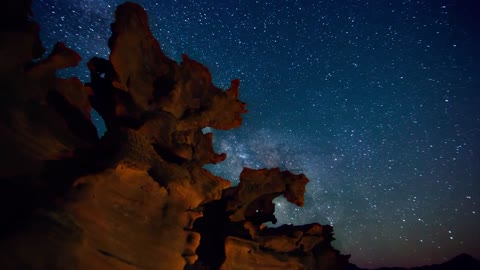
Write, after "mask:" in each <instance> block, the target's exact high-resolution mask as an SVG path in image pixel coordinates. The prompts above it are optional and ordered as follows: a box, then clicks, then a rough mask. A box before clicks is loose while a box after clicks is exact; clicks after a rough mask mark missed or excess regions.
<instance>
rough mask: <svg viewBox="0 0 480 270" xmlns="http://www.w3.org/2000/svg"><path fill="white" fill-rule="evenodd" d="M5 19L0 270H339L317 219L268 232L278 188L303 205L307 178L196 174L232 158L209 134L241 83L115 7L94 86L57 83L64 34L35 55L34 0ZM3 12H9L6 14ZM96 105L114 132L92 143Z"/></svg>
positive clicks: (226, 114) (236, 108)
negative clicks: (163, 43)
mask: <svg viewBox="0 0 480 270" xmlns="http://www.w3.org/2000/svg"><path fill="white" fill-rule="evenodd" d="M6 7H7V9H6V11H5V10H4V11H3V12H2V14H3V13H5V14H4V15H5V16H4V17H3V18H2V20H1V33H0V35H1V39H0V44H1V47H0V56H1V58H2V63H1V65H0V82H1V86H2V87H1V88H2V91H1V97H0V102H1V106H0V110H1V118H0V129H1V133H0V144H1V147H2V151H1V153H0V155H1V160H2V162H1V163H0V178H1V179H0V180H1V184H2V189H1V191H0V192H1V194H0V197H1V200H2V201H1V204H0V205H1V210H2V213H3V217H2V221H1V238H0V248H1V250H2V252H0V268H2V269H342V268H343V267H344V266H345V265H346V262H347V258H348V257H347V256H343V255H340V254H339V252H338V251H336V250H334V249H333V248H332V247H331V245H330V243H331V241H332V240H333V237H332V228H331V227H330V226H322V225H319V224H310V225H304V226H290V225H284V226H281V227H278V228H267V227H266V226H265V225H263V223H265V222H269V221H273V222H276V219H275V217H274V204H273V203H272V200H273V199H274V198H275V197H277V196H285V197H286V198H287V200H288V201H290V202H292V203H295V204H297V205H299V206H301V205H303V194H304V192H305V185H306V184H307V182H308V180H307V178H306V177H305V176H304V175H294V174H292V173H290V172H287V171H280V170H279V169H269V170H267V169H263V170H252V169H247V168H246V169H244V171H243V172H242V174H241V175H240V184H239V185H238V186H237V187H230V184H231V183H230V182H229V181H227V180H225V179H222V178H220V177H217V176H215V175H213V174H212V173H210V172H209V171H208V170H206V169H204V168H203V166H204V165H205V164H209V163H211V164H212V163H213V164H215V163H218V162H221V161H223V160H224V159H225V158H226V155H225V154H217V153H215V152H214V150H213V145H212V134H211V133H208V134H204V133H203V132H202V129H203V128H205V127H211V128H215V129H223V130H228V129H232V128H237V127H239V126H240V125H241V122H242V117H241V115H242V114H243V113H245V112H246V110H245V103H243V102H241V101H240V100H239V99H238V91H239V81H238V80H233V81H232V84H231V86H230V88H229V89H227V90H226V91H224V90H222V89H220V88H218V87H216V86H214V85H213V84H212V78H211V75H210V73H209V71H208V69H207V68H206V67H205V66H203V65H201V64H200V63H198V62H196V61H194V60H191V59H189V58H188V57H187V56H186V55H184V56H183V61H182V62H181V63H177V62H175V61H173V60H171V59H169V58H168V57H167V56H166V55H165V54H164V53H163V52H162V50H161V48H160V45H159V43H158V42H157V41H156V40H155V38H154V37H153V35H152V33H151V31H150V29H149V26H148V19H147V14H146V12H145V11H144V10H143V8H142V7H140V6H139V5H137V4H133V3H125V4H122V5H120V6H119V7H118V8H117V10H116V12H115V22H114V23H113V24H112V36H111V38H110V39H109V40H108V45H109V47H110V49H111V53H110V57H109V59H108V60H107V59H101V58H93V59H91V60H90V61H89V62H88V68H89V69H90V72H91V81H90V82H89V83H87V84H86V85H84V84H82V83H81V82H80V81H79V80H78V79H77V78H70V79H60V78H57V77H56V76H55V72H56V71H58V70H60V69H63V68H67V67H72V66H76V65H77V64H78V63H79V61H80V59H81V58H80V56H79V55H78V54H77V53H76V52H74V51H73V50H71V49H69V48H68V47H67V46H66V45H64V44H62V43H58V44H56V46H55V48H54V49H53V51H52V52H51V53H50V54H49V55H48V56H47V57H42V54H43V51H44V50H43V49H42V46H41V42H40V39H39V35H38V31H39V26H38V25H37V24H36V23H34V22H33V21H32V20H30V19H29V16H30V15H29V14H30V13H29V10H28V7H29V1H13V0H10V1H7V4H6ZM7 14H8V16H6V15H7ZM92 108H94V109H95V110H97V111H98V112H99V113H100V115H101V116H102V117H103V119H104V120H105V123H106V126H107V128H108V131H107V132H106V134H105V135H104V136H103V137H102V138H101V139H99V138H98V137H97V135H96V131H95V127H94V125H93V124H92V121H91V119H90V111H91V109H92Z"/></svg>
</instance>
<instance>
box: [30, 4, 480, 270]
mask: <svg viewBox="0 0 480 270" xmlns="http://www.w3.org/2000/svg"><path fill="white" fill-rule="evenodd" d="M121 2H122V1H116V0H34V3H33V13H34V18H35V20H36V21H37V22H39V23H40V24H41V37H42V40H43V42H44V46H45V47H46V48H47V50H51V49H52V47H53V44H54V43H55V42H56V41H62V42H65V43H66V44H67V45H68V46H69V47H71V48H73V49H74V50H76V51H77V52H79V53H80V54H81V55H82V57H83V62H82V63H81V65H80V66H79V67H78V68H73V69H69V70H66V71H62V72H59V76H61V77H70V76H77V77H79V78H80V79H81V80H82V81H84V82H88V81H89V78H88V70H87V68H86V65H85V63H86V61H87V60H88V59H90V58H91V57H93V56H100V57H105V58H107V57H108V53H109V49H108V47H107V39H108V37H109V36H110V27H109V25H110V23H111V22H112V21H113V11H114V9H115V7H116V6H117V5H118V4H120V3H121ZM138 3H140V4H142V5H143V6H144V7H145V8H146V9H147V11H148V13H149V16H150V17H149V19H150V23H151V28H152V32H153V33H154V35H155V37H156V38H157V39H158V40H159V42H160V44H161V46H162V49H163V50H164V51H165V53H166V54H167V55H168V56H170V57H171V58H173V59H175V60H177V61H180V59H181V54H182V53H186V54H188V55H189V56H190V58H192V59H195V60H197V61H200V62H202V63H204V64H205V65H206V66H208V67H209V69H210V71H211V73H212V76H213V80H214V83H215V84H216V85H218V86H220V87H222V88H227V87H228V86H229V84H230V80H231V79H233V78H239V79H240V80H241V89H240V91H241V93H240V98H241V99H242V100H243V101H245V102H246V103H247V104H248V105H247V109H248V110H249V113H248V114H246V115H245V116H244V123H243V125H242V127H240V128H238V129H236V130H232V131H214V134H215V135H214V143H215V148H216V150H217V152H225V153H227V160H226V161H224V162H223V163H221V164H218V165H215V166H209V169H210V170H212V171H213V172H214V173H216V174H217V175H219V176H222V177H224V178H226V179H229V180H231V181H233V182H234V183H238V175H239V173H240V171H241V170H242V168H243V167H244V166H246V167H252V168H262V167H267V168H272V167H280V168H282V169H289V170H291V171H292V172H295V173H305V174H306V175H307V177H308V178H309V179H310V183H309V184H308V185H307V193H306V199H305V207H303V208H298V207H295V206H294V205H290V204H289V203H287V202H286V201H285V200H284V199H282V198H279V199H277V200H276V201H275V203H276V205H277V208H276V216H277V218H278V220H279V223H280V224H285V223H293V224H302V223H311V222H319V223H321V224H332V225H333V226H334V229H335V237H336V239H337V240H336V241H335V242H334V245H335V246H336V247H337V248H338V249H340V250H341V251H342V253H347V254H348V253H349V254H352V257H351V262H353V263H355V264H357V265H358V266H361V267H369V268H372V267H379V266H413V265H423V264H431V263H441V262H443V261H445V260H447V259H450V258H451V257H453V256H455V255H457V254H459V253H461V252H467V253H470V254H472V255H474V256H476V257H477V258H479V257H480V244H478V243H480V233H478V228H480V50H479V49H478V48H480V19H479V18H480V7H479V3H478V1H476V0H462V1H460V0H458V1H455V0H424V1H413V0H361V1H360V0H324V1H306V0H290V1H286V0H266V1H254V0H236V1H229V0H227V1H214V0H195V1H182V0H177V1H172V0H164V1H154V0H145V1H138ZM94 119H95V123H96V125H97V127H98V131H99V134H103V133H104V132H105V127H104V125H103V123H102V120H101V119H100V117H99V116H98V115H96V114H95V113H94ZM277 225H278V224H277Z"/></svg>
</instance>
